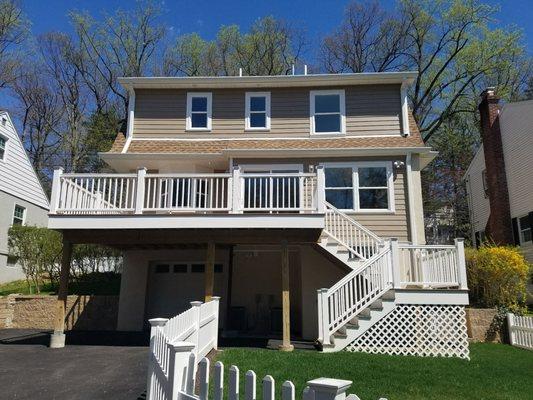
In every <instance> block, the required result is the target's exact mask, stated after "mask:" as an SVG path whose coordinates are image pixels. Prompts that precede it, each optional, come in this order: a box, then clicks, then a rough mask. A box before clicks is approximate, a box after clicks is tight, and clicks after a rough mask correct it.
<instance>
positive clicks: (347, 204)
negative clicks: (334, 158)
mask: <svg viewBox="0 0 533 400" xmlns="http://www.w3.org/2000/svg"><path fill="white" fill-rule="evenodd" d="M324 175H325V179H326V201H327V202H329V203H330V204H332V205H333V206H334V207H336V208H339V209H341V210H353V211H362V212H365V211H369V212H372V211H394V199H393V190H394V189H393V175H392V165H391V163H332V164H327V165H325V167H324Z"/></svg>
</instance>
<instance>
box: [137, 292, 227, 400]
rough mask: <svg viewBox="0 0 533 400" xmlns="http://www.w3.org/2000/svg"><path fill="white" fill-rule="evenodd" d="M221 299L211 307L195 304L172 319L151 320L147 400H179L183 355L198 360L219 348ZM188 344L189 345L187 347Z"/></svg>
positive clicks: (213, 302)
mask: <svg viewBox="0 0 533 400" xmlns="http://www.w3.org/2000/svg"><path fill="white" fill-rule="evenodd" d="M219 300H220V298H219V297H213V298H212V300H211V301H210V302H208V303H202V302H200V301H193V302H192V303H191V308H189V309H188V310H187V311H184V312H183V313H181V314H179V315H177V316H175V317H173V318H171V319H167V318H154V319H151V320H150V321H149V322H150V325H151V330H150V354H149V359H148V380H147V388H146V393H147V395H146V398H147V400H164V399H177V397H176V396H177V391H176V390H177V389H176V388H179V387H181V386H180V382H181V381H182V374H183V368H184V366H183V362H182V361H183V355H182V354H180V353H183V352H185V351H186V352H187V359H188V356H189V353H190V354H192V355H193V356H194V357H195V358H197V359H199V358H201V357H204V356H205V355H207V354H208V353H209V352H210V351H211V350H213V349H216V348H217V346H218V318H219ZM184 343H186V345H184Z"/></svg>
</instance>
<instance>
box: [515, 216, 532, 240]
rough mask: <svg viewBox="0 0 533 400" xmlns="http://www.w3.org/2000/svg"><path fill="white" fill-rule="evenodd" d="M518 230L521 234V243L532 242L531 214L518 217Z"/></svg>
mask: <svg viewBox="0 0 533 400" xmlns="http://www.w3.org/2000/svg"><path fill="white" fill-rule="evenodd" d="M518 232H519V235H520V244H524V243H526V242H531V225H530V223H529V215H526V216H525V217H520V218H518Z"/></svg>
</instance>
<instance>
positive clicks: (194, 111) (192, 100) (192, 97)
mask: <svg viewBox="0 0 533 400" xmlns="http://www.w3.org/2000/svg"><path fill="white" fill-rule="evenodd" d="M211 111H212V95H211V93H187V130H211Z"/></svg>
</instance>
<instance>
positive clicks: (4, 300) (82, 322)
mask: <svg viewBox="0 0 533 400" xmlns="http://www.w3.org/2000/svg"><path fill="white" fill-rule="evenodd" d="M56 302H57V297H56V296H37V295H9V296H6V297H0V328H19V329H53V327H54V317H55V309H56ZM117 315H118V296H68V298H67V316H66V329H67V330H72V329H73V330H98V331H106V330H115V329H116V325H117Z"/></svg>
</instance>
